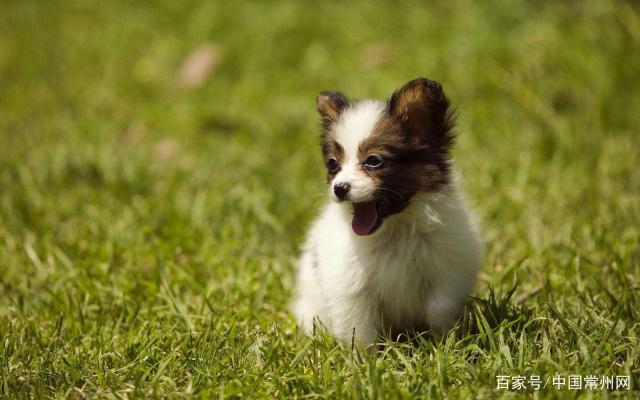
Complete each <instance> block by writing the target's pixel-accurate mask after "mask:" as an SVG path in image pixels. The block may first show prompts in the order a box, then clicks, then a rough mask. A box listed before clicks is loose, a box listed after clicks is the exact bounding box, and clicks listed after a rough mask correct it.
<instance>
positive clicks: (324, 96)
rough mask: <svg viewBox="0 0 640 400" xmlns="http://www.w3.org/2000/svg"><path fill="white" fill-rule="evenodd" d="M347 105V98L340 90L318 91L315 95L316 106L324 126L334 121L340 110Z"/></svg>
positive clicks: (326, 126)
mask: <svg viewBox="0 0 640 400" xmlns="http://www.w3.org/2000/svg"><path fill="white" fill-rule="evenodd" d="M348 105H349V99H347V97H346V96H345V95H343V94H342V93H340V92H320V94H318V97H316V108H317V109H318V112H319V113H320V116H321V117H322V125H324V127H325V128H328V127H329V126H330V125H331V124H332V123H334V122H336V121H337V120H338V117H339V116H340V113H341V112H342V110H344V109H345V108H346V107H347V106H348Z"/></svg>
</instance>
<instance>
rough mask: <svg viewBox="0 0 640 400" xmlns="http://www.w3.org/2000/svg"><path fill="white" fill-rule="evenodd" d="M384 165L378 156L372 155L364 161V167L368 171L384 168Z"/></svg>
mask: <svg viewBox="0 0 640 400" xmlns="http://www.w3.org/2000/svg"><path fill="white" fill-rule="evenodd" d="M383 163H384V162H383V160H382V158H381V157H380V156H376V155H375V154H372V155H370V156H369V157H367V159H366V160H364V163H363V165H364V167H365V168H366V169H375V168H380V167H382V164H383Z"/></svg>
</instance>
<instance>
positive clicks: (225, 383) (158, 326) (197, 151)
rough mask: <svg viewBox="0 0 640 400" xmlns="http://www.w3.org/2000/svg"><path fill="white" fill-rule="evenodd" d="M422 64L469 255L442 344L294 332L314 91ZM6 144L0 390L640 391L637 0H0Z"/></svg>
mask: <svg viewBox="0 0 640 400" xmlns="http://www.w3.org/2000/svg"><path fill="white" fill-rule="evenodd" d="M143 3H144V4H143ZM190 55H191V57H190ZM189 59H191V61H188V60H189ZM194 60H195V61H194ZM185 65H186V67H185ZM189 66H191V67H189ZM189 68H191V69H189ZM198 68H199V69H198ZM189 71H191V73H189ZM194 71H195V72H194ZM418 76H425V77H428V78H431V79H435V80H437V81H439V82H441V83H442V84H443V86H444V88H445V91H446V92H447V93H448V95H449V98H450V99H451V101H452V103H453V104H454V105H455V107H456V109H457V110H458V128H457V132H458V133H459V139H458V143H457V145H456V148H455V151H454V157H455V159H456V162H457V166H458V169H459V170H460V172H461V175H462V176H463V185H464V188H465V190H466V192H467V193H468V196H469V200H470V203H471V204H472V205H473V207H474V209H475V210H476V211H477V214H478V216H479V218H480V220H481V230H482V232H483V235H484V238H485V240H486V246H487V251H486V256H485V260H484V264H483V270H482V273H481V277H480V282H479V284H478V287H477V290H476V292H475V298H474V299H473V300H472V301H471V302H470V304H469V306H468V309H467V311H466V312H465V318H464V319H463V320H462V321H461V324H460V326H461V328H460V329H459V331H460V334H459V335H458V336H456V335H455V334H451V335H449V337H448V338H447V340H446V341H443V342H440V343H438V344H434V343H433V342H430V341H427V340H419V341H417V342H414V343H394V342H392V341H390V340H388V343H387V344H386V345H385V346H384V347H381V350H380V351H379V352H378V353H376V354H372V353H358V352H352V351H351V350H350V349H345V348H342V347H340V346H339V345H338V344H337V343H336V342H335V341H334V340H333V339H332V338H331V337H330V336H329V335H327V334H326V333H323V332H321V331H318V332H317V334H316V336H315V337H313V338H307V337H304V336H303V335H302V334H301V333H300V332H299V331H298V329H297V328H296V323H295V320H294V319H293V317H292V315H291V313H290V312H289V309H288V303H289V301H290V297H291V293H292V286H293V282H294V267H295V260H296V257H297V256H298V254H299V246H300V244H301V242H302V240H303V238H304V234H305V230H306V228H307V227H308V226H309V224H310V223H311V221H312V219H313V218H314V216H315V215H316V214H317V211H318V209H319V207H320V206H321V204H322V203H323V201H325V197H324V193H325V187H324V172H323V166H322V162H321V158H320V152H319V148H318V135H319V130H318V117H317V115H316V111H315V95H316V93H317V92H319V91H320V90H324V89H340V90H342V91H344V92H345V93H346V94H348V95H350V96H352V97H355V98H365V97H375V98H384V97H386V96H388V95H389V94H390V93H391V91H392V90H394V89H395V88H397V87H398V86H400V85H402V84H403V83H404V82H406V81H408V80H409V79H412V78H415V77H418ZM0 140H1V142H0V397H21V398H24V397H35V398H41V397H45V398H46V397H71V398H80V397H106V398H128V397H129V398H131V397H152V396H157V397H184V396H191V395H196V396H201V397H203V398H212V397H220V398H223V397H245V398H256V397H257V398H274V397H276V398H291V397H298V398H301V397H309V398H315V397H322V398H324V397H331V398H340V397H356V398H385V399H386V398H414V397H418V396H419V397H423V398H451V399H457V398H477V397H482V396H487V397H489V396H491V397H493V396H504V397H507V398H509V397H519V396H522V395H523V394H527V395H534V396H539V397H544V398H546V397H562V398H567V397H569V398H572V397H582V396H589V395H593V396H594V397H629V398H631V397H634V396H638V395H639V394H640V323H639V322H638V321H640V291H639V289H640V173H638V168H639V165H640V7H638V5H637V3H633V2H632V3H625V2H618V1H609V0H593V1H582V2H536V1H531V2H501V1H486V2H479V1H478V2H472V1H452V2H444V1H442V2H430V3H427V4H425V3H423V2H411V1H403V2H401V3H393V4H391V3H374V2H360V3H347V2H308V1H300V2H294V1H273V2H226V4H225V3H224V2H206V1H202V2H195V1H185V2H174V1H163V2H155V4H153V5H152V4H150V3H147V2H97V1H80V0H77V1H76V0H74V1H65V2H49V1H40V2H37V1H29V0H25V1H6V2H3V4H2V11H1V12H0ZM633 171H636V172H633ZM536 375H539V376H540V379H541V380H542V383H543V384H546V386H545V387H543V388H540V389H539V390H536V389H535V388H534V387H532V385H531V376H536ZM570 375H578V376H581V377H582V380H581V382H583V385H584V382H586V378H587V377H588V376H595V377H597V379H598V387H597V389H594V388H592V389H587V388H585V387H583V389H582V390H574V389H569V387H568V380H569V376H570ZM498 376H507V378H498ZM516 376H522V377H526V378H527V380H526V383H527V384H526V389H523V390H518V389H517V388H515V389H514V388H513V387H512V386H511V385H512V384H513V383H514V382H515V381H516V379H515V378H514V377H516ZM603 376H604V377H609V376H613V377H615V376H628V377H629V383H630V386H631V389H630V390H628V389H626V388H623V387H621V388H618V390H612V389H611V388H609V389H608V390H607V388H606V387H605V388H601V385H600V381H601V379H602V377H603ZM556 377H564V378H565V379H566V380H567V382H566V383H567V384H566V385H565V386H564V387H561V388H559V389H558V388H557V387H555V386H553V379H554V378H556ZM500 379H508V380H509V385H510V386H509V389H502V388H499V383H500Z"/></svg>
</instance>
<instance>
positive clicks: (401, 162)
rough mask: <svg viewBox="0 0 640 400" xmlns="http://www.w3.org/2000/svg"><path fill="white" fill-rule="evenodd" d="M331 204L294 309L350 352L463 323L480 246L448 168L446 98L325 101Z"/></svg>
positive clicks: (421, 85)
mask: <svg viewBox="0 0 640 400" xmlns="http://www.w3.org/2000/svg"><path fill="white" fill-rule="evenodd" d="M317 108H318V111H319V113H320V115H321V117H322V126H323V133H322V154H323V156H324V160H325V163H326V166H327V170H328V174H327V182H328V184H329V197H330V198H331V201H329V202H328V203H327V204H326V206H325V207H324V208H323V210H322V212H321V214H320V216H319V217H318V219H317V220H316V221H315V223H314V224H313V226H312V227H311V230H310V232H309V235H308V237H307V240H306V243H305V245H304V248H303V254H302V256H301V258H300V261H299V266H298V268H299V271H298V278H297V279H298V280H297V293H296V297H295V300H294V304H293V308H294V312H295V314H296V317H297V319H298V321H299V323H300V324H301V325H302V326H303V328H304V329H305V331H306V332H307V333H310V332H311V331H312V329H313V323H314V322H313V321H314V319H316V318H317V319H319V321H320V322H321V323H322V324H323V325H324V326H326V327H327V329H328V330H329V331H330V332H331V333H332V334H333V335H335V336H336V337H337V338H338V339H340V340H341V341H342V342H343V343H350V342H351V340H352V337H353V335H354V333H355V338H356V339H358V340H359V341H361V343H362V344H363V345H365V346H367V345H370V344H373V343H375V341H376V336H377V334H379V333H389V332H404V331H418V332H419V331H423V330H427V329H428V330H430V331H431V332H432V333H434V334H435V335H436V336H440V335H442V334H443V333H445V332H446V331H447V330H448V329H449V328H451V326H452V325H453V324H454V323H455V321H456V320H457V318H458V316H459V315H460V312H461V310H462V308H463V306H464V303H465V301H466V299H467V296H468V295H469V294H470V292H471V291H472V289H473V287H474V284H475V281H476V277H477V274H478V269H479V267H480V261H481V256H482V244H481V240H480V236H479V234H478V232H477V231H476V229H475V227H474V224H473V221H472V219H473V218H472V216H471V213H470V211H469V209H468V208H467V206H466V205H465V201H464V198H463V195H462V193H461V191H460V189H459V187H458V184H457V182H456V179H455V173H454V171H453V169H452V162H451V158H450V149H451V146H452V144H453V141H454V135H453V132H452V128H453V113H452V112H451V111H450V109H449V102H448V100H447V98H446V97H445V95H444V93H443V91H442V87H441V86H440V84H438V83H437V82H434V81H431V80H427V79H415V80H413V81H411V82H409V83H407V84H406V85H405V86H403V87H402V88H401V89H399V90H397V91H396V92H395V93H394V94H393V95H392V96H391V98H390V99H389V100H388V101H387V102H380V101H369V100H367V101H350V100H349V99H347V98H346V97H345V96H344V95H342V94H341V93H339V92H322V93H320V94H319V95H318V97H317Z"/></svg>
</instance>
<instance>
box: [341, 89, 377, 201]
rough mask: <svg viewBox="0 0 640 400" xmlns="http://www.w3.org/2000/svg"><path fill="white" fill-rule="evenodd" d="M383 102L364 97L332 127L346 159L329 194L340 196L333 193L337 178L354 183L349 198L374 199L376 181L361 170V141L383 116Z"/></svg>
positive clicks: (355, 199)
mask: <svg viewBox="0 0 640 400" xmlns="http://www.w3.org/2000/svg"><path fill="white" fill-rule="evenodd" d="M383 110H384V103H381V102H377V101H363V102H359V103H356V104H354V105H353V106H352V107H350V108H348V109H347V110H346V111H345V112H344V113H343V114H342V115H341V116H340V118H339V119H338V121H337V122H336V125H335V126H334V128H333V133H334V135H335V138H336V141H337V142H338V143H340V145H341V146H342V148H343V149H344V155H345V159H344V160H343V162H342V165H341V169H340V172H338V173H337V174H336V176H335V177H334V178H333V181H332V182H331V183H330V184H329V196H331V197H332V198H333V199H334V200H337V197H335V193H333V185H334V184H336V183H338V182H348V183H349V184H350V185H351V190H350V191H349V199H350V200H351V201H355V202H362V201H369V200H373V193H374V191H375V189H376V187H375V185H374V184H373V182H372V181H371V179H368V178H367V177H366V176H365V175H364V174H363V173H362V171H361V170H360V168H359V164H360V161H361V160H358V158H357V154H358V145H359V144H360V142H362V141H363V140H364V139H366V138H367V136H368V135H369V134H370V133H371V131H372V130H373V128H374V127H375V125H376V122H378V119H380V116H381V114H382V111H383Z"/></svg>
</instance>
